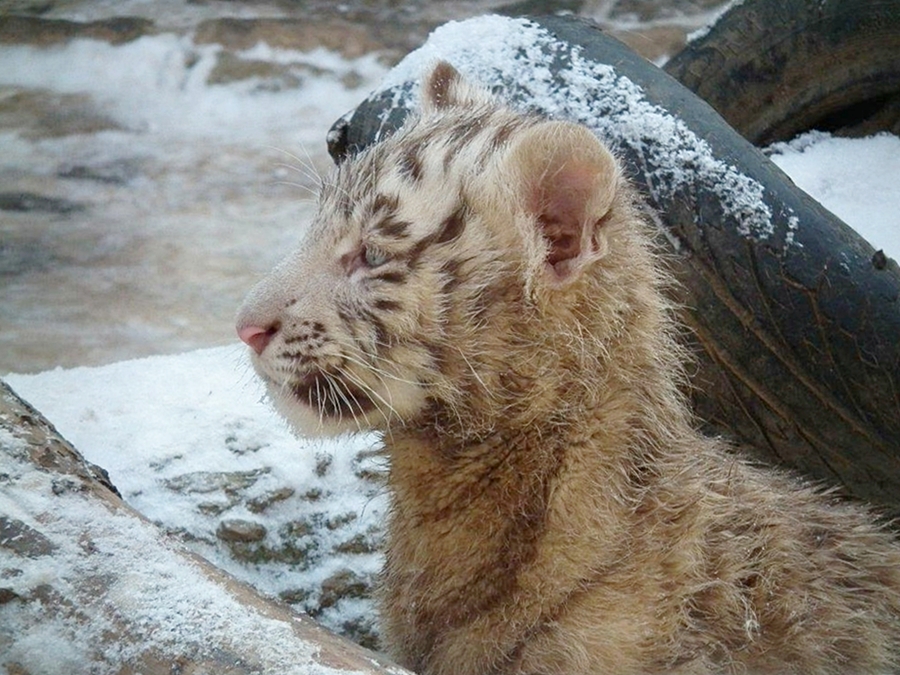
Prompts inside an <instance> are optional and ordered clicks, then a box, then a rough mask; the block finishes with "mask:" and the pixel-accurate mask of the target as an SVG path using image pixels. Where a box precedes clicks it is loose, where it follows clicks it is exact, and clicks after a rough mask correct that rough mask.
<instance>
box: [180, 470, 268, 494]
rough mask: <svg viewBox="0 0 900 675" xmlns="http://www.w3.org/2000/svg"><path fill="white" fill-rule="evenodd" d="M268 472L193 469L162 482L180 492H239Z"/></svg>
mask: <svg viewBox="0 0 900 675" xmlns="http://www.w3.org/2000/svg"><path fill="white" fill-rule="evenodd" d="M267 473H269V469H254V470H252V471H194V472H191V473H185V474H182V475H180V476H175V477H173V478H167V479H166V480H165V481H164V484H165V486H166V487H167V488H169V489H170V490H173V491H175V492H182V493H189V492H193V493H197V492H199V493H206V492H215V491H216V490H224V491H225V492H226V493H229V492H232V493H239V492H241V491H243V490H246V489H247V488H248V487H250V486H251V485H253V484H254V483H256V481H257V480H259V478H260V476H263V475H265V474H267Z"/></svg>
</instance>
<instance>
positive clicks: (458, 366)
mask: <svg viewBox="0 0 900 675" xmlns="http://www.w3.org/2000/svg"><path fill="white" fill-rule="evenodd" d="M422 98H423V102H422V106H423V110H422V113H421V115H420V116H418V117H417V118H415V119H413V120H411V121H410V122H408V123H407V125H406V126H405V127H404V128H403V129H402V130H401V131H399V132H398V133H397V134H395V135H394V136H392V137H391V138H389V139H386V140H385V141H383V142H381V143H379V144H378V145H376V146H374V147H372V148H370V149H368V150H366V151H365V152H364V153H362V154H361V155H360V156H358V157H356V158H353V159H350V160H347V161H346V162H345V163H344V164H343V165H342V166H341V167H340V168H339V170H338V173H337V175H336V176H335V177H334V179H333V180H332V181H331V182H329V183H327V184H326V185H324V186H323V191H322V196H321V208H320V210H319V214H318V216H317V218H316V221H315V223H313V225H312V226H311V228H310V229H309V232H308V235H307V240H306V242H305V244H304V246H303V247H302V248H301V249H300V250H299V251H298V252H297V253H296V254H294V255H292V256H290V257H289V258H288V259H287V260H286V261H285V262H284V263H283V264H282V265H281V266H280V267H279V268H278V269H276V270H275V271H274V272H273V273H272V275H270V276H269V277H268V278H267V279H266V280H264V281H263V282H261V284H260V285H259V286H258V287H257V288H256V289H254V291H253V292H252V293H251V294H250V296H249V297H248V300H247V301H246V303H245V305H244V307H243V309H242V311H241V314H240V318H239V324H240V325H241V326H247V325H256V326H262V327H265V328H266V329H267V330H268V331H269V335H270V337H271V340H270V341H269V342H267V344H266V345H265V348H264V349H263V350H261V353H260V354H259V355H257V356H255V365H256V367H257V370H258V371H259V373H260V374H261V375H262V377H263V378H264V379H265V380H266V381H267V383H268V385H269V390H270V392H271V395H272V398H273V400H274V401H275V403H276V405H277V407H278V408H279V410H281V411H282V413H283V414H284V415H285V416H286V417H287V418H288V419H289V420H292V421H293V422H294V423H295V424H297V425H298V426H299V427H300V428H301V430H304V431H306V432H308V433H309V432H317V433H336V432H339V431H342V430H346V429H355V428H357V426H358V427H360V428H369V429H379V430H382V431H383V432H384V446H385V452H386V453H387V456H388V457H389V459H390V466H391V469H390V478H389V487H390V491H391V499H392V508H391V515H390V522H389V525H388V536H387V550H386V563H385V568H384V573H383V577H382V584H381V590H380V595H379V597H380V605H381V618H382V626H383V637H384V643H385V647H386V648H387V650H388V651H389V652H390V654H392V655H393V656H394V657H395V658H396V659H397V660H399V661H400V662H401V663H402V664H404V665H406V666H408V667H410V668H412V669H413V670H416V671H418V672H421V673H426V674H431V675H437V674H443V673H447V674H450V673H454V674H457V673H458V674H461V675H462V674H472V675H475V674H483V673H545V674H551V673H559V674H564V673H565V674H575V673H616V674H619V675H623V674H626V673H663V672H666V673H713V672H715V673H720V672H726V673H732V672H733V673H744V672H747V673H784V674H787V673H798V674H799V673H803V674H812V673H878V672H896V671H897V668H898V665H897V658H898V649H900V549H898V546H897V544H896V543H895V541H894V539H893V537H892V536H891V535H890V534H888V533H887V532H885V531H884V530H883V529H882V528H881V527H880V526H878V525H876V524H874V518H873V517H872V515H871V514H870V513H869V512H868V511H866V510H865V509H864V508H862V507H859V506H856V505H852V504H849V503H846V502H844V501H842V500H840V499H838V498H837V497H835V496H834V495H832V494H829V493H822V492H821V491H819V490H817V489H814V488H811V487H808V486H804V485H802V484H800V483H799V482H798V481H797V480H795V479H793V478H791V477H787V476H785V475H782V474H779V473H775V472H773V471H769V470H763V469H760V468H755V467H753V466H751V465H749V464H748V463H746V462H744V461H742V460H740V459H738V458H736V457H735V456H733V455H732V454H731V453H730V452H729V450H728V448H726V447H725V446H724V445H723V444H722V443H721V442H720V441H718V440H713V439H709V438H705V437H703V436H701V435H700V434H698V433H697V431H695V429H694V427H693V424H692V420H691V418H690V414H689V412H688V408H687V406H686V403H685V400H684V398H683V396H682V394H681V389H682V383H683V377H682V364H683V363H684V355H683V353H682V350H681V348H680V347H679V346H678V341H677V340H676V335H675V327H674V324H673V321H672V318H671V310H670V307H669V306H668V304H667V302H666V300H665V297H664V294H663V289H664V286H665V285H666V284H667V283H668V279H667V277H666V275H665V274H664V272H663V271H662V266H661V265H660V264H659V261H658V260H657V259H656V258H655V256H654V253H653V252H652V245H651V238H650V235H649V234H648V228H647V225H646V224H645V222H644V220H643V219H642V217H641V215H640V212H639V211H638V209H637V208H636V206H635V196H634V194H633V193H632V190H631V188H630V187H629V185H628V184H627V182H626V181H625V180H623V178H622V176H621V173H620V171H619V168H618V166H617V164H616V162H615V160H614V159H613V158H612V157H611V155H609V153H608V152H607V151H606V150H605V149H604V148H603V147H602V145H601V144H600V143H599V142H598V141H597V140H596V139H595V138H594V137H593V136H592V135H591V134H590V133H589V132H588V131H586V130H584V129H583V128H581V127H577V126H575V125H570V124H566V123H561V122H549V121H546V120H542V119H539V118H530V117H523V116H521V115H519V114H517V113H514V112H512V111H510V110H509V109H507V108H505V107H503V106H502V105H500V104H498V103H497V102H495V101H494V100H492V99H491V98H490V97H489V96H487V95H486V94H484V93H483V92H481V91H480V90H478V89H477V88H475V87H472V86H471V85H469V84H467V83H465V82H464V81H463V80H462V79H461V78H460V77H459V76H458V74H457V73H456V71H455V70H453V69H452V68H451V67H450V66H448V65H447V64H438V65H437V66H436V67H435V68H434V70H433V71H432V72H431V73H430V75H429V76H428V77H427V78H426V79H425V81H424V83H423V95H422Z"/></svg>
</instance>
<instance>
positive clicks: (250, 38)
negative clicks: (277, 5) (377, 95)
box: [194, 17, 385, 59]
mask: <svg viewBox="0 0 900 675" xmlns="http://www.w3.org/2000/svg"><path fill="white" fill-rule="evenodd" d="M194 42H196V43H197V44H210V43H218V44H220V45H222V46H223V47H226V48H227V49H232V50H242V49H250V48H251V47H253V46H255V45H257V44H258V43H260V42H263V43H265V44H267V45H269V46H270V47H276V48H280V49H295V50H297V51H301V52H308V51H312V50H313V49H316V48H317V47H324V48H325V49H329V50H331V51H334V52H339V53H340V54H341V55H343V56H344V57H346V58H348V59H355V58H359V57H360V56H363V55H365V54H368V53H370V52H373V51H379V50H383V49H385V43H384V42H382V41H379V40H376V39H374V38H373V37H372V36H371V35H370V34H369V32H368V31H367V30H366V29H365V28H364V27H363V26H361V25H359V24H353V23H349V22H347V21H342V20H339V19H333V20H325V21H319V22H312V21H309V20H306V19H293V18H283V19H265V18H255V19H237V18H231V17H228V18H221V19H209V20H207V21H203V22H201V23H200V24H199V25H198V26H197V30H196V32H195V33H194Z"/></svg>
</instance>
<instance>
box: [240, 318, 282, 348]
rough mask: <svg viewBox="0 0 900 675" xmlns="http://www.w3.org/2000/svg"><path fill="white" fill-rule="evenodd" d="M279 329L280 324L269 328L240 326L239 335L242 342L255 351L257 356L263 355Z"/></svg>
mask: <svg viewBox="0 0 900 675" xmlns="http://www.w3.org/2000/svg"><path fill="white" fill-rule="evenodd" d="M278 329H279V326H278V324H272V325H271V326H269V327H268V328H262V327H261V326H254V325H246V326H242V325H238V327H237V334H238V337H239V338H240V339H241V341H242V342H245V343H247V344H248V345H249V346H250V348H251V349H252V350H253V351H255V352H256V353H257V354H262V353H263V350H264V349H265V348H266V345H268V344H269V342H271V341H272V338H273V337H275V334H276V333H278Z"/></svg>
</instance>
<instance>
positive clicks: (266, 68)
mask: <svg viewBox="0 0 900 675" xmlns="http://www.w3.org/2000/svg"><path fill="white" fill-rule="evenodd" d="M250 79H258V80H260V81H261V85H260V89H264V90H266V91H283V90H285V89H296V88H298V87H299V86H300V85H301V84H302V83H303V78H301V77H300V76H299V75H298V74H296V73H294V72H293V69H292V67H291V66H288V65H284V64H280V63H272V62H271V61H258V60H254V59H242V58H240V57H239V56H235V55H234V54H232V53H230V52H222V53H221V54H219V55H218V58H217V60H216V65H215V66H214V67H213V69H212V70H211V71H210V73H209V75H208V76H207V77H206V83H207V84H228V83H229V82H238V81H241V80H250Z"/></svg>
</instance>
